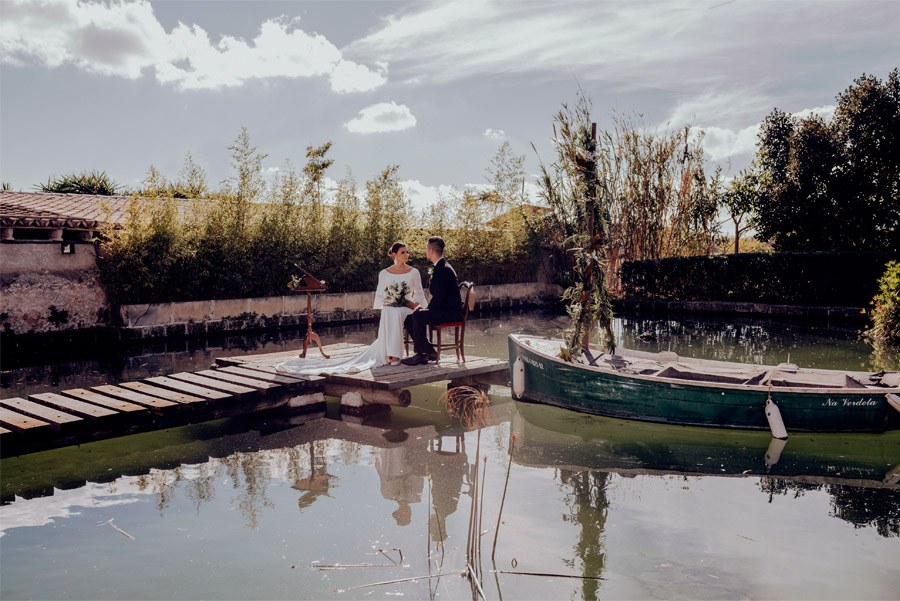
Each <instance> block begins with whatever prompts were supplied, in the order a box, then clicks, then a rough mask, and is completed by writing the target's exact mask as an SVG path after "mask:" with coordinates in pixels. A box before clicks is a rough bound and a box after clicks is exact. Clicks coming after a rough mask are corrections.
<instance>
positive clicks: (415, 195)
mask: <svg viewBox="0 0 900 601" xmlns="http://www.w3.org/2000/svg"><path fill="white" fill-rule="evenodd" d="M400 187H401V188H403V192H404V193H406V196H407V197H408V198H409V201H410V204H411V205H412V207H413V210H415V211H421V210H422V209H425V208H427V207H430V206H433V205H434V204H435V203H437V202H438V201H439V200H442V199H443V200H450V199H451V198H453V197H455V196H456V195H458V194H459V188H457V187H456V186H451V185H447V184H442V185H438V186H426V185H425V184H423V183H422V182H420V181H419V180H417V179H409V180H405V181H402V182H400Z"/></svg>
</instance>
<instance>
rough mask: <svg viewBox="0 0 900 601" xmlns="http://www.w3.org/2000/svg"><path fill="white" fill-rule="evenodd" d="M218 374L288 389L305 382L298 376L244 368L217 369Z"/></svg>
mask: <svg viewBox="0 0 900 601" xmlns="http://www.w3.org/2000/svg"><path fill="white" fill-rule="evenodd" d="M218 371H220V372H225V373H229V374H234V375H236V376H244V377H247V378H253V379H256V380H262V381H263V382H271V383H273V384H281V385H282V386H286V387H288V388H292V387H296V386H297V385H299V384H302V383H303V382H305V381H306V380H305V379H304V378H301V377H299V376H291V375H290V374H284V375H282V374H279V373H272V372H265V371H258V370H254V369H247V368H246V367H234V366H232V367H220V368H219V369H218Z"/></svg>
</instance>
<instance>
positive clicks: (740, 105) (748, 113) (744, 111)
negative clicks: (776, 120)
mask: <svg viewBox="0 0 900 601" xmlns="http://www.w3.org/2000/svg"><path fill="white" fill-rule="evenodd" d="M769 106H770V102H769V99H768V98H766V97H765V96H764V95H763V94H760V93H759V92H758V91H756V90H753V89H748V88H740V89H733V90H730V91H727V92H719V91H704V92H701V93H700V94H697V95H694V96H691V97H689V98H685V99H682V100H681V101H680V102H679V103H678V104H677V105H676V106H675V108H674V109H672V113H671V115H670V116H669V123H671V124H672V125H673V126H682V125H686V124H688V123H692V124H696V123H697V120H698V119H702V120H703V122H704V123H709V124H715V125H718V126H734V125H737V124H738V123H741V122H743V123H746V122H747V120H748V119H749V118H758V117H759V115H761V114H763V113H764V112H765V111H766V109H767V108H768V107H769Z"/></svg>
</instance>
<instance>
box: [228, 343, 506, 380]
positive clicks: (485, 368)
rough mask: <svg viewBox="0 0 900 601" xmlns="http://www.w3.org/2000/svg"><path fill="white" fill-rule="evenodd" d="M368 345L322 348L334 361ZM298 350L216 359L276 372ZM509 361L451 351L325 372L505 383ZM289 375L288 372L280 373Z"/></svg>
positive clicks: (350, 377) (333, 377)
mask: <svg viewBox="0 0 900 601" xmlns="http://www.w3.org/2000/svg"><path fill="white" fill-rule="evenodd" d="M366 348H367V345H363V344H348V343H341V344H335V345H330V346H326V347H325V351H326V352H327V353H328V354H329V355H331V359H332V360H334V361H335V362H338V361H341V360H344V359H349V358H350V357H353V356H354V355H358V354H359V353H360V352H361V351H363V350H365V349H366ZM307 356H310V357H312V358H318V357H319V356H320V355H319V354H318V349H315V348H314V349H311V350H310V351H307ZM296 357H297V351H284V352H279V353H265V354H261V355H245V356H243V357H228V358H221V359H216V362H217V363H218V364H219V365H225V366H239V367H241V368H244V369H245V370H262V371H265V372H268V373H273V374H274V373H277V372H276V370H275V366H276V365H277V364H278V363H281V362H282V361H286V360H288V359H294V358H296ZM508 369H509V364H508V362H507V361H505V360H503V359H492V358H488V357H472V356H468V357H466V362H465V363H457V362H456V356H455V355H453V354H450V355H449V356H448V355H446V354H445V355H444V356H443V357H442V359H441V363H440V364H439V365H438V364H434V363H428V364H426V365H416V366H409V365H397V366H391V365H382V366H380V367H374V368H372V369H367V370H365V371H361V372H358V373H355V374H324V377H325V378H326V380H327V383H328V384H339V385H343V386H348V387H355V388H372V389H376V390H378V389H380V390H400V389H402V388H408V387H410V386H418V385H420V384H430V383H432V382H441V381H444V380H449V381H459V380H466V379H479V378H478V377H479V376H481V378H480V379H483V380H485V381H486V382H493V383H506V380H507V377H506V374H507V372H508ZM282 375H284V376H290V375H291V374H282Z"/></svg>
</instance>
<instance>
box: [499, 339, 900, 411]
mask: <svg viewBox="0 0 900 601" xmlns="http://www.w3.org/2000/svg"><path fill="white" fill-rule="evenodd" d="M509 337H510V338H512V339H513V341H514V342H515V343H516V344H517V345H518V346H520V347H523V348H528V349H529V350H530V351H532V352H534V353H536V354H538V355H540V356H541V357H545V358H546V359H549V360H551V361H553V362H554V363H558V364H560V365H565V366H571V367H574V368H577V369H585V370H588V371H591V372H595V373H598V374H607V375H609V376H612V377H615V378H628V379H633V380H640V381H646V382H659V383H664V384H677V385H681V386H691V387H696V388H715V389H725V390H735V389H737V390H744V391H749V392H762V393H768V392H773V393H776V392H780V393H782V394H783V393H785V392H791V393H799V394H812V395H823V394H841V395H847V394H850V395H853V396H859V395H876V396H877V395H887V394H900V387H894V388H889V387H880V386H879V387H871V388H869V387H866V388H845V387H820V386H815V387H809V386H781V385H779V386H769V385H759V384H736V383H728V382H711V381H704V380H688V379H681V378H669V377H665V376H656V375H652V374H634V373H627V372H622V371H617V370H615V369H606V368H602V367H597V366H595V365H587V364H584V363H578V364H576V363H572V362H569V361H565V360H563V359H561V358H559V357H554V356H552V355H550V354H547V353H546V352H543V351H541V350H540V349H537V348H535V347H533V346H531V345H529V344H524V343H523V342H521V341H523V340H527V339H531V340H541V341H544V340H556V339H555V338H552V337H549V336H546V337H541V336H531V335H527V334H510V335H509ZM625 350H626V351H629V352H631V349H625ZM633 352H635V353H641V354H644V355H646V356H644V357H640V356H638V355H633V356H635V357H637V358H644V359H649V358H650V357H649V355H658V354H659V353H650V352H647V351H633ZM678 359H679V360H683V359H688V360H691V362H700V361H703V362H710V363H717V364H720V365H741V366H747V367H752V368H758V369H766V368H768V370H773V369H777V366H774V365H759V364H751V363H734V362H728V361H717V360H715V359H699V358H695V357H681V356H679V357H678ZM661 365H662V364H661ZM800 369H802V370H803V371H804V372H807V373H812V369H813V368H800ZM816 372H817V373H823V372H824V373H827V374H844V375H853V374H867V373H868V372H851V371H843V370H825V369H818V370H816ZM885 402H886V401H885Z"/></svg>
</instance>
